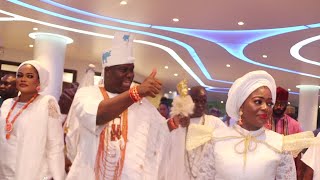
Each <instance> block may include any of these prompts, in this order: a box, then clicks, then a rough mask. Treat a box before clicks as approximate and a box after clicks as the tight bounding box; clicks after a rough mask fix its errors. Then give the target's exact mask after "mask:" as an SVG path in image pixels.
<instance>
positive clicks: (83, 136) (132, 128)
mask: <svg viewBox="0 0 320 180" xmlns="http://www.w3.org/2000/svg"><path fill="white" fill-rule="evenodd" d="M132 43H133V38H132V36H131V35H130V34H126V33H116V34H115V37H114V40H113V42H112V50H111V51H107V52H105V53H104V54H103V57H102V59H103V68H104V69H103V70H104V73H103V74H104V87H98V86H92V87H84V88H81V89H80V90H78V92H77V94H76V95H75V98H74V103H73V107H71V108H72V109H73V111H74V112H75V113H74V114H75V115H76V117H75V118H77V119H78V122H79V130H78V131H79V142H78V144H77V150H76V155H75V159H74V160H73V164H72V166H71V169H70V172H69V174H68V177H67V180H95V179H122V180H125V179H136V180H140V179H155V177H157V174H158V169H159V162H160V160H161V155H162V154H163V153H162V149H163V144H164V143H163V142H164V140H163V139H164V137H165V136H166V135H167V134H169V131H168V127H167V124H166V123H165V122H166V121H164V118H163V117H162V116H161V115H160V114H159V112H158V111H157V109H156V108H155V107H154V106H152V105H151V104H150V103H149V102H148V101H147V100H146V99H145V98H144V97H147V96H150V97H155V95H156V94H158V93H159V91H160V89H161V83H160V82H159V81H158V80H157V79H156V78H155V75H156V72H155V71H153V72H152V73H151V74H150V76H149V77H147V78H146V79H145V80H144V81H143V82H142V84H141V85H139V86H134V87H131V88H130V85H131V83H132V81H133V78H134V72H133V69H134V58H133V57H132ZM71 151H72V150H71Z"/></svg>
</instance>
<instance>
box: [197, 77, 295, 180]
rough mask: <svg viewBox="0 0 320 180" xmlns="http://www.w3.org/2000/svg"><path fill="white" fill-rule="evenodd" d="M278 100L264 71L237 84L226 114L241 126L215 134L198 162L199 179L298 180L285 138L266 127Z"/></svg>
mask: <svg viewBox="0 0 320 180" xmlns="http://www.w3.org/2000/svg"><path fill="white" fill-rule="evenodd" d="M275 97H276V84H275V81H274V79H273V78H272V76H271V75H269V74H268V73H267V72H265V71H253V72H250V73H248V74H246V75H244V76H243V77H241V78H239V79H237V80H236V81H235V82H234V84H233V85H232V87H231V89H230V90H229V93H228V100H227V104H226V111H227V113H228V115H229V116H230V117H231V118H234V119H239V121H238V124H236V125H234V126H233V127H230V128H220V129H217V130H215V132H213V136H212V139H211V140H210V141H209V142H207V144H206V145H205V146H204V148H203V151H202V158H201V159H200V160H199V161H198V162H197V163H198V168H199V169H198V176H197V179H215V180H222V179H223V180H273V179H277V180H280V179H287V180H294V179H296V171H295V165H294V160H293V157H292V155H291V154H290V153H287V152H285V151H283V136H282V135H280V134H277V133H275V132H273V131H270V130H268V129H265V128H264V124H265V123H267V122H268V119H269V118H270V116H271V114H272V106H273V103H274V101H275Z"/></svg>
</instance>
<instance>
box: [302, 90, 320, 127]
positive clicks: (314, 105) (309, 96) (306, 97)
mask: <svg viewBox="0 0 320 180" xmlns="http://www.w3.org/2000/svg"><path fill="white" fill-rule="evenodd" d="M297 88H299V89H300V94H299V115H298V120H299V122H300V124H301V126H302V129H303V130H304V131H309V130H310V131H313V130H315V129H316V128H317V115H318V98H319V97H318V96H319V88H320V86H316V85H298V86H297Z"/></svg>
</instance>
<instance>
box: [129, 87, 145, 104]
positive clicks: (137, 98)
mask: <svg viewBox="0 0 320 180" xmlns="http://www.w3.org/2000/svg"><path fill="white" fill-rule="evenodd" d="M137 87H138V86H133V87H132V88H130V89H129V95H130V98H131V99H132V101H133V102H139V101H141V99H142V98H141V97H140V95H139V93H138V89H137Z"/></svg>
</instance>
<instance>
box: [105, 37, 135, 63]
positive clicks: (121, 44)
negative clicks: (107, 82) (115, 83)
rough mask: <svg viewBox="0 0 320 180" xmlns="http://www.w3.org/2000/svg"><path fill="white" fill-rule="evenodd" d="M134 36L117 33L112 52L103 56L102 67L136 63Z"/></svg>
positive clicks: (108, 51) (107, 52) (106, 52)
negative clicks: (133, 46)
mask: <svg viewBox="0 0 320 180" xmlns="http://www.w3.org/2000/svg"><path fill="white" fill-rule="evenodd" d="M132 45H133V35H132V34H130V33H127V32H116V33H115V35H114V38H113V40H112V47H111V50H107V51H105V52H104V53H103V54H102V66H103V68H105V67H110V66H115V65H120V64H131V63H134V60H135V58H134V57H133V48H132Z"/></svg>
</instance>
